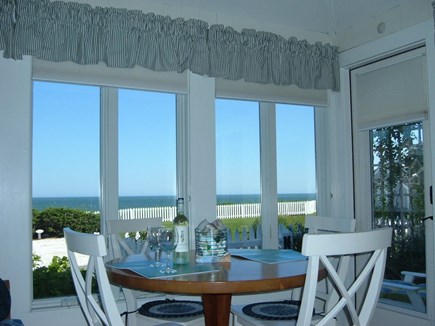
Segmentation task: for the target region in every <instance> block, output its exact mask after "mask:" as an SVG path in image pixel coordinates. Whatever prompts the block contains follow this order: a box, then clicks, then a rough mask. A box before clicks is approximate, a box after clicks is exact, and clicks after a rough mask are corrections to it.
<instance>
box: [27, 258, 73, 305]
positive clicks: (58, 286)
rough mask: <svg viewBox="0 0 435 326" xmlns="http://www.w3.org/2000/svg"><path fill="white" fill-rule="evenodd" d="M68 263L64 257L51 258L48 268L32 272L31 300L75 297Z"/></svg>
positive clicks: (40, 268) (43, 267)
mask: <svg viewBox="0 0 435 326" xmlns="http://www.w3.org/2000/svg"><path fill="white" fill-rule="evenodd" d="M75 294H76V291H75V288H74V283H73V280H72V277H71V270H70V267H69V262H68V259H67V258H66V257H62V258H60V257H57V256H55V257H53V260H52V261H51V264H50V265H49V266H42V267H37V268H35V270H34V271H33V298H35V299H41V298H49V297H59V296H67V295H75Z"/></svg>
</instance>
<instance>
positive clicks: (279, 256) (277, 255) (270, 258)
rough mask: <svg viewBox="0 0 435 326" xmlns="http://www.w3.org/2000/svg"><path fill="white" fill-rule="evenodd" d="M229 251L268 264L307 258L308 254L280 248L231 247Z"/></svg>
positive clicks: (232, 254) (236, 255) (235, 255)
mask: <svg viewBox="0 0 435 326" xmlns="http://www.w3.org/2000/svg"><path fill="white" fill-rule="evenodd" d="M229 253H230V254H231V256H234V257H242V258H245V259H249V260H255V261H258V262H261V263H266V264H278V263H286V262H292V261H301V260H307V256H304V255H302V254H301V253H300V252H298V251H294V250H278V249H230V250H229Z"/></svg>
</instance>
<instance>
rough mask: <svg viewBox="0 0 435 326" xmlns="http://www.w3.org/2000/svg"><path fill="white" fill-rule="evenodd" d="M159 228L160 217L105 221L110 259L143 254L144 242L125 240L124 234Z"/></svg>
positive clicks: (146, 245) (146, 244)
mask: <svg viewBox="0 0 435 326" xmlns="http://www.w3.org/2000/svg"><path fill="white" fill-rule="evenodd" d="M159 226H162V218H161V217H153V218H138V219H130V220H109V221H107V232H108V234H109V239H110V248H111V254H112V256H113V257H112V258H120V257H124V256H129V255H134V254H144V253H145V251H146V250H147V247H148V243H147V242H146V241H140V240H136V239H132V238H126V237H125V234H126V233H127V232H138V231H146V230H147V228H149V227H159Z"/></svg>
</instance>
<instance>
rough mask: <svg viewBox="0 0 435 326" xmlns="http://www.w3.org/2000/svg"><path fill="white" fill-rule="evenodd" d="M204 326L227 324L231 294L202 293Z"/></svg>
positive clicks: (225, 325) (222, 325) (226, 325)
mask: <svg viewBox="0 0 435 326" xmlns="http://www.w3.org/2000/svg"><path fill="white" fill-rule="evenodd" d="M202 304H203V305H204V318H205V324H206V326H228V325H229V321H230V311H231V294H203V295H202Z"/></svg>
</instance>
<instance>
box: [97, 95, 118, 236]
mask: <svg viewBox="0 0 435 326" xmlns="http://www.w3.org/2000/svg"><path fill="white" fill-rule="evenodd" d="M100 96H101V107H100V110H101V120H100V124H101V126H100V143H101V146H100V212H101V233H102V234H104V235H106V223H104V221H105V220H107V219H117V218H118V89H117V88H110V87H101V95H100Z"/></svg>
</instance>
